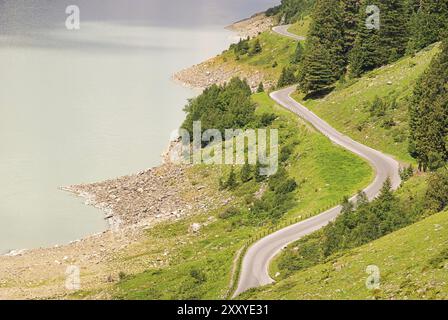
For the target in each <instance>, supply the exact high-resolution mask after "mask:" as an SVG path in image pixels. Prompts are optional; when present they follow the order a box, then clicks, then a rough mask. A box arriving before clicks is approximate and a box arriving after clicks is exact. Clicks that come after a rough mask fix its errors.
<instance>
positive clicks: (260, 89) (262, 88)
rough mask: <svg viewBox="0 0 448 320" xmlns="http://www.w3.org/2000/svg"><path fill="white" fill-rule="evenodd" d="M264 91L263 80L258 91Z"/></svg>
mask: <svg viewBox="0 0 448 320" xmlns="http://www.w3.org/2000/svg"><path fill="white" fill-rule="evenodd" d="M262 92H264V85H263V82H260V84H259V85H258V88H257V93H262Z"/></svg>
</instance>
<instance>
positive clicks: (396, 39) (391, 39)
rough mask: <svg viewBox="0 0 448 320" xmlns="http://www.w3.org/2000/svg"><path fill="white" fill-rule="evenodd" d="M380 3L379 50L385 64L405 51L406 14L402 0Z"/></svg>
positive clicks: (407, 39)
mask: <svg viewBox="0 0 448 320" xmlns="http://www.w3.org/2000/svg"><path fill="white" fill-rule="evenodd" d="M369 1H371V0H367V2H369ZM381 4H382V6H380V9H381V21H380V30H379V32H380V46H381V49H382V50H380V51H381V56H382V63H383V64H387V63H390V62H393V61H395V60H397V59H398V58H400V57H401V56H403V54H404V53H405V52H406V46H407V43H408V42H409V32H408V30H407V29H408V14H407V10H406V6H405V2H404V1H403V0H383V1H381Z"/></svg>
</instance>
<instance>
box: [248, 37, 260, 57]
mask: <svg viewBox="0 0 448 320" xmlns="http://www.w3.org/2000/svg"><path fill="white" fill-rule="evenodd" d="M261 51H263V49H262V47H261V43H260V40H259V39H256V40H255V42H254V44H253V46H252V48H251V50H250V52H249V54H250V55H252V56H254V55H256V54H259V53H261Z"/></svg>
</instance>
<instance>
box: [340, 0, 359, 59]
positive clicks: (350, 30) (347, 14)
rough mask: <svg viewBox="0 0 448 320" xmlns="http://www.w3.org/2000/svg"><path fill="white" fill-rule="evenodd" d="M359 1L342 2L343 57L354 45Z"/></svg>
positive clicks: (346, 0) (347, 0) (348, 0)
mask: <svg viewBox="0 0 448 320" xmlns="http://www.w3.org/2000/svg"><path fill="white" fill-rule="evenodd" d="M360 7H361V0H345V1H342V8H343V12H344V13H343V19H344V55H345V57H346V58H348V54H349V53H350V51H351V50H352V49H353V46H354V45H355V40H356V35H357V33H358V20H359V9H360Z"/></svg>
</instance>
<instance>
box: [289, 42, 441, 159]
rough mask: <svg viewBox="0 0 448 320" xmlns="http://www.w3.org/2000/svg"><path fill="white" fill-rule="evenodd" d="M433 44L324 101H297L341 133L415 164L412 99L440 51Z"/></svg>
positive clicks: (341, 87) (351, 83) (345, 86)
mask: <svg viewBox="0 0 448 320" xmlns="http://www.w3.org/2000/svg"><path fill="white" fill-rule="evenodd" d="M438 47H439V46H437V45H432V46H430V47H428V48H427V49H424V50H422V51H420V52H418V53H417V54H416V55H415V56H411V57H405V58H402V59H401V60H399V61H397V62H395V63H393V64H390V65H387V66H384V67H381V68H379V69H376V70H374V71H371V72H370V73H367V74H366V75H364V76H363V77H361V78H360V79H353V80H347V83H344V84H340V85H339V86H338V87H336V89H335V90H334V91H333V92H331V93H330V94H329V95H327V96H325V97H324V98H322V99H312V98H310V99H307V100H304V95H303V94H300V93H296V94H295V95H294V98H295V99H296V100H298V101H300V102H302V103H303V104H304V105H305V106H306V107H308V108H309V109H310V110H312V111H313V112H314V113H316V114H317V115H318V116H319V117H320V118H322V119H324V120H325V121H327V122H328V123H329V124H330V125H331V126H333V127H334V128H336V129H337V130H338V131H340V132H342V133H344V134H347V135H349V136H350V137H352V138H353V139H355V140H356V141H359V142H361V143H362V144H365V145H368V146H370V147H372V148H375V149H377V150H381V151H383V152H385V153H388V154H391V155H394V156H396V157H397V159H399V160H401V161H404V162H414V160H413V159H412V158H411V156H410V155H409V152H408V141H407V140H408V135H409V125H408V122H409V114H408V106H409V105H408V99H409V97H410V96H411V94H412V91H413V90H414V85H415V83H416V81H417V79H418V78H419V77H420V76H421V75H422V74H423V72H424V71H425V70H426V69H427V67H428V66H429V63H430V62H431V59H432V58H433V57H434V56H435V54H436V53H437V52H438V51H439V49H438Z"/></svg>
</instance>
